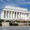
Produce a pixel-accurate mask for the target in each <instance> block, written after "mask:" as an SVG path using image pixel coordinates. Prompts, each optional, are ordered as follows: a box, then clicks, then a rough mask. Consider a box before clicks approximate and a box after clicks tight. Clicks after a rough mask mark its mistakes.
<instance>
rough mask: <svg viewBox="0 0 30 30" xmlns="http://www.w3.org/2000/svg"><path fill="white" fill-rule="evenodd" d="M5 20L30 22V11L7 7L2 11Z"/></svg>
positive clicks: (2, 17)
mask: <svg viewBox="0 0 30 30" xmlns="http://www.w3.org/2000/svg"><path fill="white" fill-rule="evenodd" d="M1 19H3V20H20V19H22V20H25V21H26V20H30V11H28V9H26V8H20V7H13V6H5V7H4V8H2V11H1Z"/></svg>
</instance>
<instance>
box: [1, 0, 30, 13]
mask: <svg viewBox="0 0 30 30" xmlns="http://www.w3.org/2000/svg"><path fill="white" fill-rule="evenodd" d="M6 5H10V6H17V7H22V8H27V9H28V10H30V0H0V13H1V9H2V8H3V7H4V6H6Z"/></svg>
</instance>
